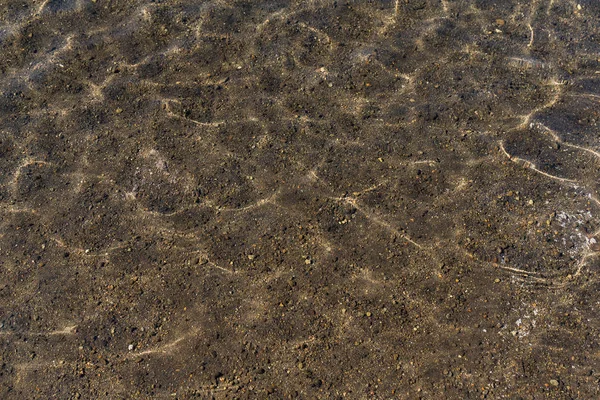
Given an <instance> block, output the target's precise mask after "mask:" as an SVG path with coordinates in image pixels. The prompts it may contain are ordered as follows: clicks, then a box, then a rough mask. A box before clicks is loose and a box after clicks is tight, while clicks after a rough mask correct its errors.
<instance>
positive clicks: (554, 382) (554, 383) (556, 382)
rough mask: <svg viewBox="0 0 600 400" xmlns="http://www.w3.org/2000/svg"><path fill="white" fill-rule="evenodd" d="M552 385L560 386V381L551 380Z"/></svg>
mask: <svg viewBox="0 0 600 400" xmlns="http://www.w3.org/2000/svg"><path fill="white" fill-rule="evenodd" d="M550 384H551V385H552V386H558V381H557V380H556V379H550Z"/></svg>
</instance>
